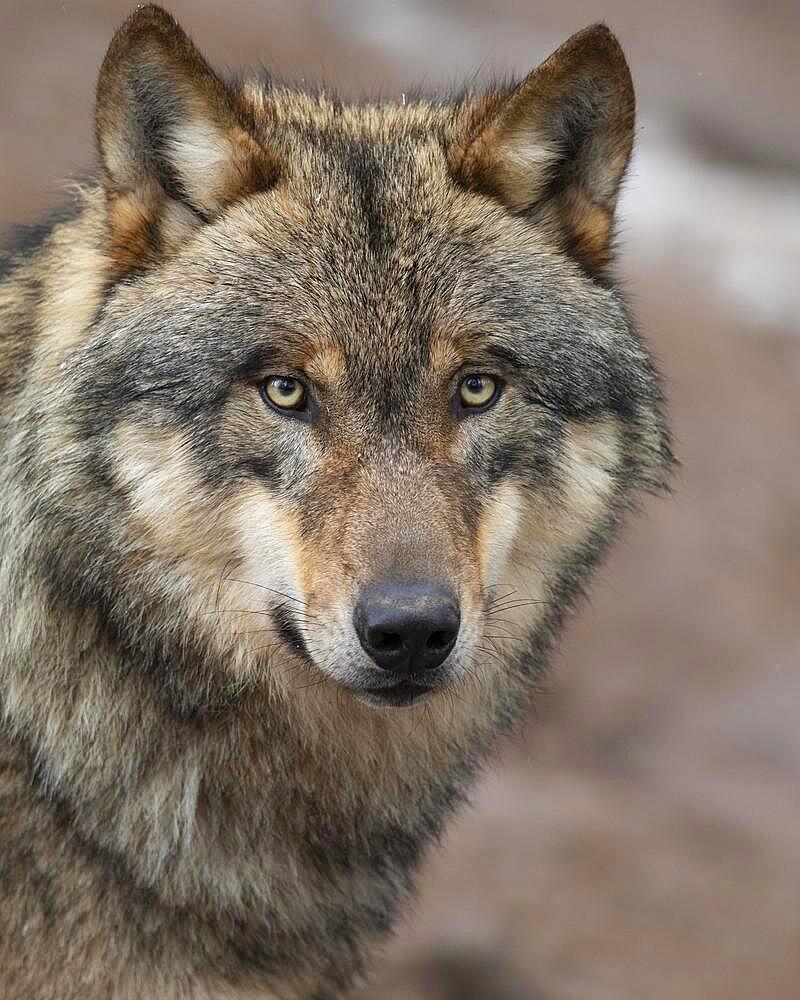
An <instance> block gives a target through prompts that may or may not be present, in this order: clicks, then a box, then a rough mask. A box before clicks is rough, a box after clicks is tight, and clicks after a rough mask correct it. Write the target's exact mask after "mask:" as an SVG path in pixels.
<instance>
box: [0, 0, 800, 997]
mask: <svg viewBox="0 0 800 1000" xmlns="http://www.w3.org/2000/svg"><path fill="white" fill-rule="evenodd" d="M130 6H132V4H127V3H124V2H119V0H113V2H101V0H76V2H64V3H57V2H47V0H35V2H32V0H27V2H23V0H3V3H2V7H0V95H1V96H0V137H2V157H1V158H0V164H1V165H0V224H5V223H10V222H20V221H26V220H30V219H31V218H32V217H33V216H35V215H36V214H37V213H38V212H40V211H42V210H43V209H44V208H46V207H47V205H49V204H52V202H53V201H54V200H56V199H57V197H58V195H57V192H58V186H57V182H58V181H59V180H61V179H62V178H63V177H64V176H66V175H67V174H68V173H69V172H70V171H73V170H80V169H82V168H85V167H86V166H87V165H88V164H89V163H90V156H89V149H90V137H91V95H92V86H93V80H94V76H95V74H96V71H97V67H98V65H99V62H100V60H101V58H102V55H103V51H104V47H105V45H106V44H107V42H108V40H109V38H110V34H111V32H112V30H113V28H114V27H115V25H116V24H117V23H118V22H119V20H120V19H121V18H122V17H123V15H124V14H125V13H126V12H127V10H128V9H129V7H130ZM171 8H172V10H173V12H174V13H175V14H176V15H178V17H179V18H180V19H181V20H182V21H183V23H184V24H185V26H186V27H187V28H188V29H189V30H190V31H191V32H192V33H193V34H194V35H195V37H196V39H197V40H198V41H199V42H200V43H201V45H202V46H203V48H204V49H205V50H206V51H207V52H208V53H209V54H210V56H211V57H212V58H213V59H214V60H215V61H216V62H217V63H218V64H221V65H226V64H227V65H236V64H237V63H247V62H255V61H258V60H263V61H264V62H266V63H268V64H270V65H271V66H273V67H275V68H276V69H278V70H279V71H280V72H282V73H283V74H285V75H288V76H294V77H302V76H308V77H313V78H319V77H324V78H326V79H328V80H330V81H333V82H334V83H336V84H338V85H339V86H340V87H342V89H344V90H345V92H355V91H358V90H360V89H364V88H371V89H373V90H374V89H375V88H376V87H378V86H379V87H380V89H381V90H382V91H383V92H384V93H387V94H390V95H391V94H394V93H397V94H398V95H399V93H400V92H401V91H402V89H403V86H404V85H405V84H407V83H415V82H419V80H420V79H422V80H424V81H425V82H427V84H428V85H430V86H434V85H437V84H447V83H450V82H452V81H454V80H458V79H459V78H460V77H463V76H464V75H467V74H471V73H473V72H474V71H476V70H480V72H481V74H482V75H486V74H487V73H488V72H489V71H490V70H492V69H494V70H497V71H506V70H514V71H516V72H518V73H519V72H524V71H526V70H527V69H528V68H530V67H531V66H532V65H533V64H534V63H535V62H536V61H537V60H539V59H540V58H541V57H543V56H544V55H546V53H547V52H548V51H549V49H550V48H552V47H554V46H555V45H556V44H557V43H558V42H559V41H560V40H562V39H563V38H564V37H565V36H566V35H567V34H569V33H570V32H571V31H573V30H575V29H577V28H580V27H582V26H583V25H585V24H587V23H589V22H591V21H594V20H598V19H601V18H602V19H606V20H607V21H608V22H609V23H610V24H611V25H612V27H614V28H615V29H616V30H617V32H618V33H619V35H620V37H621V39H622V42H623V44H624V46H625V48H626V50H627V52H628V54H629V58H630V61H631V64H632V68H633V71H634V77H635V79H636V81H637V86H638V91H639V98H640V122H641V128H640V135H639V154H638V157H637V160H636V163H635V165H634V169H633V171H632V174H631V178H630V182H629V185H628V190H627V193H626V196H625V199H624V201H623V205H622V214H623V218H624V226H623V243H624V260H623V270H624V272H625V275H626V280H627V284H628V287H629V289H630V293H631V296H632V300H633V303H634V307H635V310H636V312H637V314H638V315H639V317H640V319H641V322H642V325H643V328H644V330H645V331H646V333H647V335H648V337H649V338H650V340H651V341H652V343H653V344H654V345H655V348H656V351H657V353H658V354H659V355H660V356H661V358H662V359H663V363H664V367H665V369H666V372H667V374H668V378H669V381H670V385H671V390H670V395H671V399H672V409H673V411H674V416H675V423H676V430H677V439H678V440H677V443H678V451H679V454H680V457H681V459H682V461H683V470H682V473H681V475H680V477H679V479H678V481H677V483H676V495H675V496H674V498H673V499H671V500H668V501H666V500H659V501H650V502H648V504H647V508H646V509H647V516H646V517H645V518H644V519H642V520H640V521H639V522H638V523H636V524H635V525H634V526H632V530H630V531H629V532H628V533H627V535H626V538H625V541H624V543H623V544H622V545H621V546H620V547H619V548H618V549H617V551H616V554H615V556H614V558H613V560H612V561H611V563H610V564H609V565H608V566H607V568H606V569H605V570H604V572H603V573H602V575H601V579H600V580H599V581H598V585H597V586H596V587H595V590H594V592H593V600H592V602H591V604H590V605H589V607H588V608H585V609H584V610H583V612H582V614H581V616H580V618H579V620H578V621H577V622H576V623H575V625H574V627H573V628H572V630H571V633H570V636H569V640H568V642H567V643H566V646H565V647H564V649H563V653H562V655H560V656H559V657H558V659H557V661H556V671H555V673H554V678H553V683H552V690H551V694H550V696H549V697H548V698H547V699H546V700H545V702H544V703H543V704H541V705H540V706H539V710H538V713H537V718H535V719H534V718H531V720H530V723H529V725H528V726H527V727H526V728H525V729H524V730H523V732H522V733H521V734H520V737H519V739H518V740H516V741H515V742H514V743H513V744H512V745H511V746H509V748H508V751H507V753H506V755H505V759H504V761H503V762H502V763H501V764H499V765H498V766H497V768H496V769H495V770H494V772H493V773H492V774H490V775H488V776H487V777H486V778H485V780H484V781H483V782H482V784H481V786H480V788H479V789H478V791H477V794H476V797H475V807H474V808H473V809H472V810H471V811H469V812H468V813H466V814H464V815H463V816H462V817H461V818H460V820H459V821H458V822H457V823H456V824H455V825H454V827H453V829H452V830H451V833H450V835H449V837H448V838H447V842H446V844H445V850H444V851H442V852H441V853H439V854H437V855H436V856H435V857H433V858H432V859H431V861H430V863H429V865H428V867H427V870H426V873H425V878H424V881H423V891H422V894H421V898H420V902H419V905H418V907H417V910H416V913H415V914H414V915H413V917H412V918H411V919H410V920H409V921H408V926H407V927H406V928H405V929H403V930H402V931H401V933H400V935H399V936H398V938H397V940H396V941H395V942H394V943H393V944H392V945H391V946H390V947H389V948H388V949H387V952H386V954H385V956H384V959H383V961H382V963H381V966H380V973H379V975H378V976H377V977H376V979H375V981H374V984H373V986H372V987H371V988H370V989H369V990H367V991H365V992H364V994H363V997H364V998H365V1000H366V998H367V997H369V998H372V1000H378V998H383V1000H412V998H413V1000H512V998H532V1000H583V998H586V1000H643V998H648V1000H662V998H663V1000H668V998H669V1000H674V998H680V1000H701V998H702V1000H716V998H719V1000H760V998H765V1000H766V998H769V1000H794V998H796V997H798V996H800V625H799V624H798V610H797V608H798V599H799V598H800V441H799V438H800V435H799V434H798V431H799V430H800V393H798V387H799V384H800V320H798V317H799V316H800V110H798V98H799V97H800V70H798V63H799V62H800V7H798V5H797V3H796V0H783V2H780V0H775V2H771V3H769V4H764V3H760V4H756V3H750V2H747V0H730V2H721V0H720V2H713V0H706V2H695V3H690V2H687V0H681V2H674V3H672V4H655V3H650V4H643V3H636V2H634V0H607V2H605V3H604V4H596V3H592V4H590V3H584V2H580V0H559V2H554V0H544V2H540V3H538V4H531V3H529V2H523V0H495V2H494V3H492V4H491V7H489V5H488V4H486V3H484V2H482V0H464V2H461V3H457V2H455V0H439V2H429V3H424V2H423V0H416V2H412V0H398V2H396V3H390V2H388V0H339V2H330V3H323V2H321V0H298V2H295V3H292V2H290V0H275V2H268V0H261V2H256V0H237V2H234V3H225V4H219V3H211V2H210V0H194V2H192V0H180V2H178V0H176V2H173V3H172V5H171Z"/></svg>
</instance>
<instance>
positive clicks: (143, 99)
mask: <svg viewBox="0 0 800 1000" xmlns="http://www.w3.org/2000/svg"><path fill="white" fill-rule="evenodd" d="M95 127H96V133H97V144H98V147H99V151H100V157H101V160H102V163H103V167H104V170H105V187H106V192H107V196H108V207H109V228H110V242H111V255H112V258H113V259H114V260H115V261H116V263H117V265H118V268H119V270H120V272H121V273H124V272H125V271H126V270H130V269H131V268H133V267H139V266H143V265H144V264H146V263H148V262H152V261H153V260H154V259H157V258H158V257H159V256H160V255H161V254H163V253H164V252H165V251H167V250H169V249H170V248H171V244H174V243H176V242H180V240H181V239H182V238H185V237H186V235H187V231H188V230H190V229H191V228H192V227H193V226H196V225H199V224H201V223H202V222H204V221H208V220H210V219H212V218H214V216H216V215H218V214H219V213H220V212H221V211H222V210H223V209H224V208H225V207H226V206H227V205H230V204H231V203H232V202H233V201H235V200H236V199H238V198H241V197H243V196H245V195H247V194H250V193H252V192H254V191H257V190H263V189H266V188H267V187H269V186H271V185H272V184H273V183H274V182H275V179H276V177H277V164H276V162H275V161H274V160H273V158H272V157H271V156H269V155H268V154H267V152H266V151H265V150H264V149H263V148H262V147H261V145H260V144H259V143H258V141H257V140H256V138H255V128H254V124H253V121H252V118H251V114H250V112H249V110H248V108H247V106H246V105H245V103H244V101H243V100H242V99H241V97H240V96H239V95H238V94H237V93H236V92H235V91H233V90H232V89H231V88H230V87H229V86H228V85H227V84H225V83H224V82H223V81H222V80H221V79H220V78H219V77H218V76H217V75H216V74H215V73H214V71H213V70H212V69H211V67H210V66H209V65H208V63H207V62H206V61H205V59H204V58H203V56H202V55H201V54H200V53H199V52H198V50H197V49H196V48H195V46H194V45H193V44H192V42H191V41H190V39H189V38H188V36H187V35H186V34H185V32H184V31H183V30H182V29H181V28H180V26H179V25H178V24H177V22H176V21H175V20H174V19H173V18H172V17H171V16H170V15H169V14H167V13H166V11H164V10H162V9H161V8H160V7H155V6H146V7H140V8H139V9H138V10H136V12H135V13H134V14H132V15H131V17H130V18H129V19H128V20H127V21H126V22H125V24H123V26H122V27H121V28H120V29H119V31H118V32H117V34H116V35H115V36H114V38H113V40H112V42H111V45H110V47H109V50H108V52H107V54H106V57H105V60H104V61H103V65H102V67H101V69H100V77H99V80H98V83H97V105H96V115H95Z"/></svg>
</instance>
